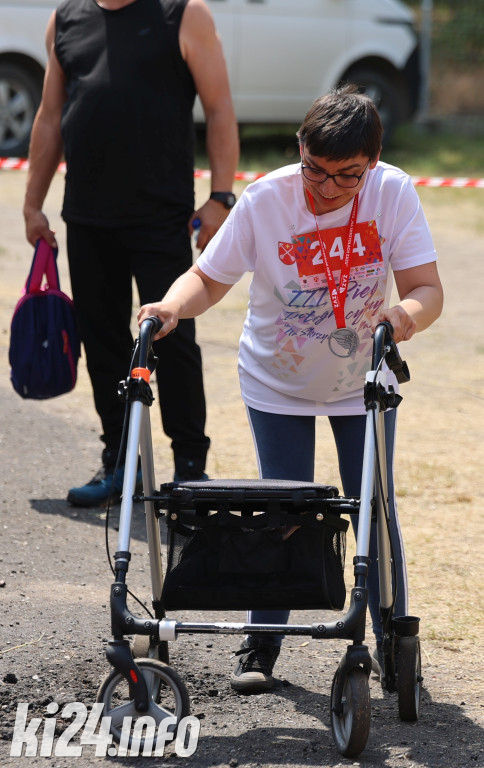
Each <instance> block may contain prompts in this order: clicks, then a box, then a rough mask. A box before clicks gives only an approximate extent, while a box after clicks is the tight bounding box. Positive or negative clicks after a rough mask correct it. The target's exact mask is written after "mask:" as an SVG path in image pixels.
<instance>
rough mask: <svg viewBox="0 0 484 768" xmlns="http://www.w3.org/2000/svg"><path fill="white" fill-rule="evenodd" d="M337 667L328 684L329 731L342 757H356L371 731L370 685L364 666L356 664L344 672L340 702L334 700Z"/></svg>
mask: <svg viewBox="0 0 484 768" xmlns="http://www.w3.org/2000/svg"><path fill="white" fill-rule="evenodd" d="M339 674H340V672H339V670H338V671H337V672H336V674H335V676H334V678H333V685H332V687H331V730H332V732H333V738H334V740H335V742H336V746H337V748H338V751H339V752H340V753H341V754H342V755H343V757H357V756H358V755H359V754H360V752H362V751H363V750H364V748H365V747H366V742H367V741H368V735H369V733H370V718H371V704H370V686H369V683H368V676H367V674H366V672H365V671H364V670H363V669H360V668H359V667H355V669H352V670H350V672H348V674H347V675H346V679H345V681H344V684H343V691H342V697H341V701H337V700H336V687H337V683H338V682H339V680H338V676H339Z"/></svg>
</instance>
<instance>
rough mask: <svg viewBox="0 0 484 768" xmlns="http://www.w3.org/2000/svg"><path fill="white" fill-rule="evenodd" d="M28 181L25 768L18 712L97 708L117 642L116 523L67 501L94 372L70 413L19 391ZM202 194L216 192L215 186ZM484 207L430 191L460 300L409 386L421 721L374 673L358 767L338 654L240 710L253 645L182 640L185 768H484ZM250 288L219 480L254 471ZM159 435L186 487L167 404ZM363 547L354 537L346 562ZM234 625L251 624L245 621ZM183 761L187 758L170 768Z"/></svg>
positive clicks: (230, 341) (14, 489)
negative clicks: (332, 726) (245, 365)
mask: <svg viewBox="0 0 484 768" xmlns="http://www.w3.org/2000/svg"><path fill="white" fill-rule="evenodd" d="M24 183H25V177H24V174H23V173H22V172H10V173H8V172H3V173H2V174H0V280H1V289H0V290H1V293H0V330H1V337H0V345H1V352H2V354H1V357H0V373H1V376H0V393H1V396H2V419H1V424H0V467H1V498H0V504H1V507H0V509H1V512H0V515H1V520H0V526H1V528H0V529H1V546H0V583H1V582H2V580H3V581H4V582H5V586H3V587H2V588H0V600H1V605H2V612H1V618H0V708H1V709H0V711H1V715H0V764H1V765H2V766H14V765H15V766H17V765H19V766H23V765H25V766H27V765H28V766H34V765H37V764H38V762H39V759H35V758H34V759H33V758H29V757H21V758H17V757H10V746H11V738H12V728H13V723H14V721H15V714H16V710H17V704H18V703H19V702H28V703H29V704H30V710H29V712H30V714H32V715H33V714H35V715H37V716H38V717H45V715H46V707H47V705H48V704H49V702H51V701H56V702H57V703H59V704H60V705H62V704H63V703H68V702H72V701H79V702H84V703H85V704H86V705H87V706H88V707H89V706H90V705H91V704H92V703H93V702H94V700H95V695H96V689H97V687H98V685H99V683H100V680H101V679H102V677H103V676H104V675H105V674H106V673H107V671H108V665H107V662H106V661H105V658H104V650H103V642H104V641H105V639H107V638H108V637H109V615H108V610H107V599H108V593H109V584H110V581H111V575H110V572H109V568H108V566H107V563H106V557H105V552H104V519H103V518H104V514H103V513H101V512H97V513H92V512H91V513H88V512H87V511H84V510H74V509H72V508H71V507H69V506H68V505H67V504H66V503H65V501H64V499H65V494H66V490H67V489H68V488H69V487H70V486H71V485H74V484H77V483H78V482H79V481H82V480H83V479H84V478H86V477H88V476H90V474H91V473H92V472H93V471H95V469H96V468H97V462H98V457H99V452H100V447H101V446H100V443H99V440H98V424H97V417H95V414H94V411H93V407H92V398H91V393H90V387H89V382H88V379H87V375H86V372H85V370H84V361H83V360H82V361H81V366H80V375H79V383H78V386H77V387H76V389H75V390H74V392H73V393H71V394H69V395H66V396H63V397H61V398H57V399H56V400H51V401H45V402H24V401H22V400H21V399H20V398H19V397H18V396H17V395H16V394H15V393H14V392H13V389H12V387H11V385H10V382H9V379H8V361H7V353H8V343H9V324H10V318H11V314H12V310H13V306H14V304H15V302H16V300H17V298H18V295H19V293H20V289H21V287H22V285H23V283H24V281H25V278H26V275H27V272H28V268H29V266H30V260H31V252H30V248H29V247H28V246H27V244H26V243H25V241H24V238H23V224H22V220H21V217H20V209H21V200H22V195H23V187H24ZM61 190H62V178H61V177H58V178H57V179H56V180H55V184H54V186H53V188H52V191H51V194H50V196H49V199H48V206H47V207H48V210H49V212H50V216H51V221H52V223H54V222H56V227H57V230H58V233H59V241H60V246H61V257H60V267H61V284H62V286H63V288H64V289H65V290H68V280H67V270H66V262H65V247H64V241H65V240H64V230H63V225H62V222H61V221H60V219H59V216H58V211H59V207H60V195H61ZM198 191H199V193H200V194H203V190H202V183H200V186H199V188H198ZM482 194H483V193H482V191H480V190H469V191H468V190H424V191H422V198H423V200H424V205H425V209H426V211H427V215H428V218H429V220H430V224H431V226H432V230H433V233H434V237H435V241H436V245H437V248H438V251H439V254H440V257H441V260H440V265H439V266H440V271H441V275H442V278H443V281H444V287H445V290H446V306H445V313H444V315H443V316H442V318H441V319H440V320H439V322H438V323H437V324H435V326H433V328H432V329H430V330H429V331H428V332H426V333H425V334H423V335H422V336H418V337H416V338H415V339H414V340H412V341H411V342H410V343H409V344H408V345H406V346H405V347H404V349H403V354H404V356H405V358H406V360H407V362H408V364H409V367H410V370H411V374H412V383H411V384H410V385H408V388H407V387H406V388H405V389H403V391H402V394H403V396H404V402H403V405H402V406H401V410H400V415H399V433H398V446H397V470H396V473H397V474H396V477H397V494H398V499H399V508H400V515H401V518H402V523H403V526H404V534H405V540H406V546H407V556H408V560H409V565H410V574H409V576H410V591H411V611H412V612H413V613H415V614H417V615H419V616H420V617H421V637H422V641H423V651H424V665H425V669H424V676H425V680H424V696H423V704H422V716H421V719H420V721H419V722H418V723H417V724H405V723H402V722H401V721H400V720H399V718H398V712H397V707H396V701H395V697H394V696H389V695H388V694H386V693H384V692H383V691H382V689H381V687H380V686H379V684H378V682H377V681H376V680H375V679H372V681H371V693H372V728H371V733H370V739H369V743H368V747H367V749H366V750H365V751H364V753H363V754H362V755H361V757H360V758H359V760H358V761H356V762H355V761H345V760H343V759H342V758H341V757H340V756H339V754H338V753H337V751H336V749H335V747H334V745H333V743H332V737H331V733H330V730H329V692H330V685H331V679H332V675H333V673H334V669H335V665H336V663H337V661H338V659H339V657H340V655H341V652H342V647H341V644H338V643H319V642H316V641H309V642H303V641H301V640H300V639H292V640H288V641H287V642H286V644H285V649H284V652H283V653H282V654H281V657H280V661H279V662H278V666H277V668H276V671H277V674H278V675H279V676H280V677H281V680H283V682H282V683H281V685H280V686H279V687H278V688H277V689H276V690H275V692H274V693H272V694H270V695H265V696H256V697H246V698H244V697H242V698H241V697H238V696H236V695H235V694H234V693H233V692H232V691H231V690H230V688H229V686H228V683H227V675H228V672H229V670H230V669H231V666H232V664H233V661H232V660H231V658H230V657H231V653H232V651H233V650H234V648H235V647H236V646H237V642H236V638H221V637H217V636H215V638H214V639H208V637H205V636H201V637H196V636H193V637H190V636H183V638H182V639H181V640H179V641H178V642H177V643H174V644H173V645H172V651H171V655H172V662H173V666H174V667H175V668H176V669H177V670H178V671H179V672H180V674H181V675H182V677H183V678H184V679H185V681H186V683H187V686H188V689H189V692H190V696H191V702H192V712H193V714H195V715H198V716H200V718H201V723H202V730H201V738H200V744H199V747H198V750H197V752H196V753H195V755H194V756H193V757H192V758H188V759H187V763H189V764H190V765H193V766H197V768H198V766H210V765H216V766H228V765H231V766H237V765H239V766H244V768H255V766H263V768H273V767H275V766H277V767H278V768H279V767H280V766H284V767H286V766H294V767H296V768H297V767H298V766H321V765H327V766H339V765H347V764H351V763H352V762H353V763H354V764H356V765H360V766H365V767H366V766H377V765H378V766H388V767H389V768H397V767H401V766H403V767H404V768H412V767H414V768H417V766H418V767H420V766H425V767H426V768H442V766H445V765H449V766H455V767H456V768H464V766H466V767H467V766H473V767H475V768H483V767H484V751H483V743H484V740H483V726H484V709H483V707H484V698H483V695H482V684H483V671H484V669H483V662H482V653H481V649H480V646H479V645H478V643H479V640H480V630H481V628H482V620H483V611H482V601H481V600H480V599H479V598H480V591H481V584H482V583H483V582H484V564H483V562H484V561H483V557H482V552H483V550H484V533H483V525H482V506H483V490H482V467H483V466H484V440H483V424H484V420H483V398H484V375H483V371H484V367H483V361H484V342H483V340H482V331H481V321H480V319H481V314H482V306H481V303H482V300H481V293H482V285H483V284H484V260H483V258H482V252H483V234H484V229H483V227H482V223H481V222H482V205H483V199H482ZM246 287H247V282H246V281H244V283H243V284H241V285H240V286H237V287H236V288H235V289H234V290H233V291H231V292H230V294H229V295H228V296H227V297H226V299H225V300H224V302H223V303H222V304H221V305H219V306H218V307H217V308H215V309H213V310H212V311H211V312H210V313H208V314H207V315H206V316H204V317H203V318H201V319H200V320H199V323H198V329H199V340H200V342H201V344H202V348H203V353H204V365H205V371H206V387H207V400H208V406H209V423H208V431H209V434H210V435H211V437H212V442H213V448H212V450H211V453H210V463H209V472H210V475H211V476H212V477H224V476H225V477H230V476H232V477H255V476H256V467H255V461H254V457H253V451H252V444H251V438H250V434H249V430H248V427H247V424H246V420H245V412H244V408H243V406H242V403H241V401H240V397H239V390H238V383H237V378H236V349H237V341H238V335H239V332H240V327H241V323H242V318H243V314H244V308H245V305H246V301H247V298H246ZM152 423H153V439H154V444H155V454H156V471H157V478H158V479H159V481H160V482H162V481H164V480H167V479H170V478H171V472H172V469H171V458H170V452H169V448H168V443H167V441H166V438H165V437H164V435H163V434H162V432H161V428H160V425H159V418H158V414H157V412H156V411H155V410H153V418H152ZM317 455H318V460H317V479H318V480H319V481H320V482H324V483H328V484H329V483H334V484H335V485H339V478H338V476H337V470H336V462H335V456H334V449H333V446H332V441H331V437H330V435H329V433H328V430H327V427H326V425H325V423H324V422H322V423H321V425H320V429H319V432H318V446H317ZM116 514H117V512H116V510H115V512H114V515H113V519H112V521H111V534H110V540H111V543H112V547H115V545H116V539H115V531H114V530H113V528H114V527H115V523H116ZM351 548H352V542H351V541H350V542H349V553H348V558H347V560H348V561H349V562H351V557H352V551H351ZM350 580H351V576H350ZM130 584H131V586H132V587H133V588H134V589H135V590H136V591H137V593H139V594H140V596H141V597H143V599H148V597H149V579H148V573H147V559H146V544H145V543H144V529H143V519H142V514H141V511H137V513H136V515H135V524H134V530H133V561H132V565H131V569H130ZM177 618H183V617H179V616H177ZM190 618H192V619H193V618H194V617H193V615H190ZM217 618H219V619H224V618H228V617H226V616H219V617H217ZM234 618H237V620H241V616H240V614H234ZM293 618H294V620H295V621H296V622H298V621H301V622H302V621H304V623H306V621H309V622H311V621H312V620H315V619H316V616H313V615H311V614H310V615H309V616H307V615H304V617H303V616H302V615H299V614H298V613H296V614H295V615H294V616H293ZM63 727H65V724H64V726H63ZM61 730H62V729H61ZM103 760H104V758H96V757H94V756H93V748H92V747H85V748H84V752H83V756H82V757H79V758H76V764H77V765H78V766H79V767H80V768H84V766H88V765H89V766H90V765H92V764H97V763H98V762H101V761H103ZM114 761H115V762H119V761H122V758H116V759H115V760H114ZM180 761H181V758H178V757H176V756H175V755H174V753H173V750H171V751H169V757H168V758H167V760H166V761H165V762H164V763H163V765H165V766H171V765H173V766H174V765H179V764H180ZM41 764H42V765H45V764H48V765H49V767H50V766H52V768H56V767H57V768H61V767H62V768H63V767H64V766H68V765H69V766H71V764H72V758H67V757H56V756H54V757H50V758H44V759H43V762H41ZM138 764H140V765H141V764H143V765H148V766H155V765H159V764H160V761H159V760H158V761H156V760H154V759H153V760H151V759H144V760H143V761H142V760H141V759H139V761H138V760H137V759H130V760H129V765H138Z"/></svg>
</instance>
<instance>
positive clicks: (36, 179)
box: [23, 11, 67, 246]
mask: <svg viewBox="0 0 484 768" xmlns="http://www.w3.org/2000/svg"><path fill="white" fill-rule="evenodd" d="M54 38H55V11H54V13H53V14H52V16H51V17H50V19H49V23H48V25H47V32H46V46H47V53H48V60H47V68H46V71H45V78H44V88H43V92H42V101H41V103H40V106H39V109H38V112H37V115H36V117H35V120H34V125H33V128H32V136H31V139H30V151H29V171H28V174H27V185H26V191H25V201H24V208H23V213H24V218H25V230H26V235H27V240H28V241H29V243H31V244H32V245H34V244H35V241H36V240H37V239H38V238H39V237H43V238H45V240H47V242H48V243H49V244H50V245H52V246H55V245H56V240H55V233H54V232H53V231H52V230H51V229H50V227H49V222H48V220H47V217H46V216H45V214H44V213H43V212H42V206H43V204H44V200H45V197H46V195H47V192H48V191H49V186H50V183H51V181H52V177H53V176H54V173H55V172H56V169H57V167H58V165H59V162H60V160H61V158H62V138H61V131H60V124H61V113H62V105H63V104H64V102H65V100H66V98H67V95H66V90H65V77H64V73H63V71H62V69H61V66H60V64H59V61H58V59H57V56H56V54H55V48H54Z"/></svg>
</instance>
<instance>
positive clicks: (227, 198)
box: [210, 192, 237, 208]
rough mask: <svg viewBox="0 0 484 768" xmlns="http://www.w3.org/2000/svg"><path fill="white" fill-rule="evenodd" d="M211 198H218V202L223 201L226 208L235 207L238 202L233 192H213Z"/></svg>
mask: <svg viewBox="0 0 484 768" xmlns="http://www.w3.org/2000/svg"><path fill="white" fill-rule="evenodd" d="M210 199H211V200H217V202H218V203H222V205H224V206H225V207H226V208H233V207H234V205H235V203H236V202H237V198H236V197H235V195H234V193H233V192H212V194H211V195H210Z"/></svg>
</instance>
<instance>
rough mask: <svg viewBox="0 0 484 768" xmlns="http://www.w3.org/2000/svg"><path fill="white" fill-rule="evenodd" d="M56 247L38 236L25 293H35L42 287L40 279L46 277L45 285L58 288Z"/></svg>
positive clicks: (54, 288)
mask: <svg viewBox="0 0 484 768" xmlns="http://www.w3.org/2000/svg"><path fill="white" fill-rule="evenodd" d="M57 253H58V249H57V248H52V247H51V246H50V245H49V244H48V242H47V241H46V240H44V239H43V238H40V239H39V240H37V242H36V244H35V251H34V258H33V259H32V266H31V268H30V273H29V276H28V278H27V282H26V283H25V293H36V292H38V291H40V290H43V289H42V287H41V286H42V280H43V278H44V275H45V277H46V283H47V287H48V288H51V289H53V290H56V291H58V290H59V271H58V269H57ZM44 289H45V286H44Z"/></svg>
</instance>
